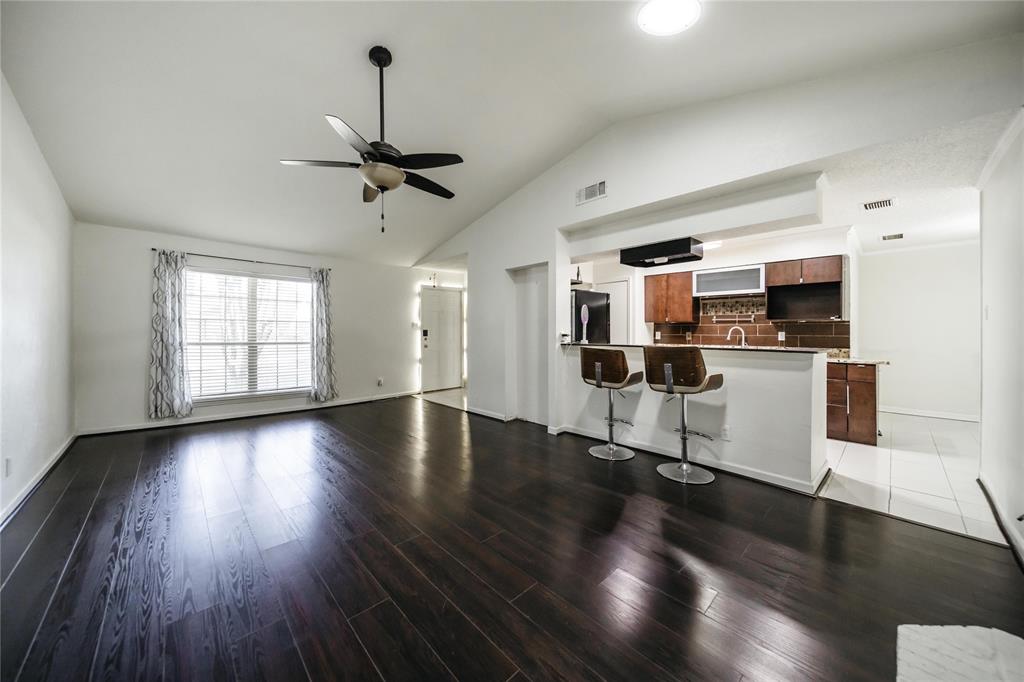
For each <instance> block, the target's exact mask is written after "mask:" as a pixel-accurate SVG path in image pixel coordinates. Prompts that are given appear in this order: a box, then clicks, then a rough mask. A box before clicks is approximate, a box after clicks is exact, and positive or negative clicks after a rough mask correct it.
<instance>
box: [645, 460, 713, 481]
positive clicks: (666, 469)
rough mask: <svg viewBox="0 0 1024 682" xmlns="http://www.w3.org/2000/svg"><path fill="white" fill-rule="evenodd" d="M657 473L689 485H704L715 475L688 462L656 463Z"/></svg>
mask: <svg viewBox="0 0 1024 682" xmlns="http://www.w3.org/2000/svg"><path fill="white" fill-rule="evenodd" d="M658 473H659V474H661V475H662V476H664V477H665V478H668V479H671V480H673V481H677V482H679V483H688V484H690V485H704V484H705V483H711V481H713V480H715V475H714V474H713V473H711V472H710V471H708V470H707V469H704V468H702V467H699V466H694V465H693V464H690V463H688V462H668V463H666V464H659V465H658Z"/></svg>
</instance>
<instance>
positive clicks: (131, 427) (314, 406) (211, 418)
mask: <svg viewBox="0 0 1024 682" xmlns="http://www.w3.org/2000/svg"><path fill="white" fill-rule="evenodd" d="M418 393H419V391H401V392H398V393H384V394H381V395H373V396H363V397H358V398H345V399H344V400H331V401H328V402H325V403H312V402H311V403H309V404H307V405H292V406H290V407H269V408H264V409H261V410H245V411H243V412H232V413H230V414H216V415H204V416H202V417H183V418H181V419H161V420H159V421H151V422H141V423H137V424H121V425H117V426H104V427H99V428H93V429H82V430H81V431H79V432H78V433H77V434H76V435H79V436H89V435H94V434H97V433H118V432H120V431H140V430H142V429H156V428H162V427H165V426H180V425H184V424H201V423H203V422H216V421H225V420H228V419H242V418H245V417H265V416H267V415H271V414H287V413H289V412H304V411H306V410H319V409H323V408H325V407H339V406H341V405H351V404H353V403H369V402H373V401H375V400H388V399H390V398H402V397H405V396H410V395H417V394H418Z"/></svg>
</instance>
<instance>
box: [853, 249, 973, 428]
mask: <svg viewBox="0 0 1024 682" xmlns="http://www.w3.org/2000/svg"><path fill="white" fill-rule="evenodd" d="M979 248H980V247H979V244H978V242H966V243H953V244H945V245H942V246H935V247H928V248H920V249H905V250H895V251H893V252H892V253H878V252H865V253H862V254H861V255H860V285H859V287H858V289H859V292H860V301H859V309H860V318H859V321H858V325H857V330H856V332H855V334H856V336H857V338H858V343H859V349H860V356H861V357H864V358H867V359H878V360H888V361H889V362H890V363H891V364H890V365H888V366H883V367H881V369H880V370H879V385H878V392H879V396H878V404H879V409H881V410H884V411H890V412H902V413H905V414H920V415H926V416H932V417H948V418H952V419H969V420H977V419H978V416H979V415H980V413H981V273H980V271H979V263H978V261H979V253H980V251H979Z"/></svg>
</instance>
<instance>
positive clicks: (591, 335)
mask: <svg viewBox="0 0 1024 682" xmlns="http://www.w3.org/2000/svg"><path fill="white" fill-rule="evenodd" d="M610 298H611V294H601V293H598V292H596V291H587V290H585V289H573V290H572V341H573V343H583V342H584V340H586V341H587V342H588V343H611V333H612V319H611V301H610ZM583 306H587V325H586V330H584V328H583Z"/></svg>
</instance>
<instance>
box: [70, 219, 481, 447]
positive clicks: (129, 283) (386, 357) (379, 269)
mask: <svg viewBox="0 0 1024 682" xmlns="http://www.w3.org/2000/svg"><path fill="white" fill-rule="evenodd" d="M154 247H155V248H165V249H177V250H184V251H190V252H194V253H202V254H210V255H217V256H232V257H238V258H251V259H255V260H266V261H272V262H278V263H294V264H296V265H303V266H308V265H319V266H327V267H330V268H331V269H332V270H331V295H332V309H331V313H332V316H333V323H334V344H335V351H334V356H335V364H334V366H335V370H336V372H337V378H338V392H339V398H338V401H337V402H350V401H355V400H365V399H371V398H376V397H381V396H387V395H395V394H403V393H411V392H415V391H417V390H418V389H419V353H420V344H419V329H418V322H417V321H418V317H419V298H418V296H419V289H420V286H421V284H423V283H425V282H426V281H427V279H428V278H429V276H430V274H431V271H429V270H417V269H409V268H400V267H391V266H384V265H375V264H368V263H359V262H355V261H349V260H342V259H339V258H327V257H319V256H311V255H309V254H299V253H289V252H286V251H274V250H268V249H258V248H253V247H246V246H239V245H234V244H225V243H220V242H211V241H207V240H203V239H193V238H188V237H179V236H174V235H167V234H161V233H157V232H147V231H143V230H129V229H121V228H116V227H105V226H100V225H89V224H83V223H79V224H78V225H77V226H76V227H75V231H74V349H75V352H74V372H75V389H76V390H75V396H76V400H75V405H76V412H77V420H78V430H79V432H82V433H88V432H96V431H107V430H112V429H120V428H128V427H137V426H153V425H155V424H163V423H174V422H176V421H180V420H165V421H160V422H151V421H149V420H148V419H147V417H146V396H147V390H148V387H147V380H148V376H149V375H148V371H149V338H150V312H151V305H152V303H151V291H152V267H153V266H152V263H153V254H152V252H151V251H150V249H151V248H154ZM462 279H463V275H462V273H444V272H441V273H439V281H438V284H439V285H441V286H461V285H462ZM378 377H383V378H384V386H383V387H382V388H378V387H377V378H378ZM311 405H312V404H311V403H310V402H309V401H308V400H307V399H306V398H287V399H272V400H267V399H264V400H252V401H244V402H231V403H228V404H220V405H214V406H203V407H197V408H196V409H195V411H194V413H193V416H192V417H191V418H189V420H196V419H210V418H216V417H223V416H238V415H243V414H258V413H262V412H275V411H280V410H283V409H298V408H303V407H309V406H311Z"/></svg>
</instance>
